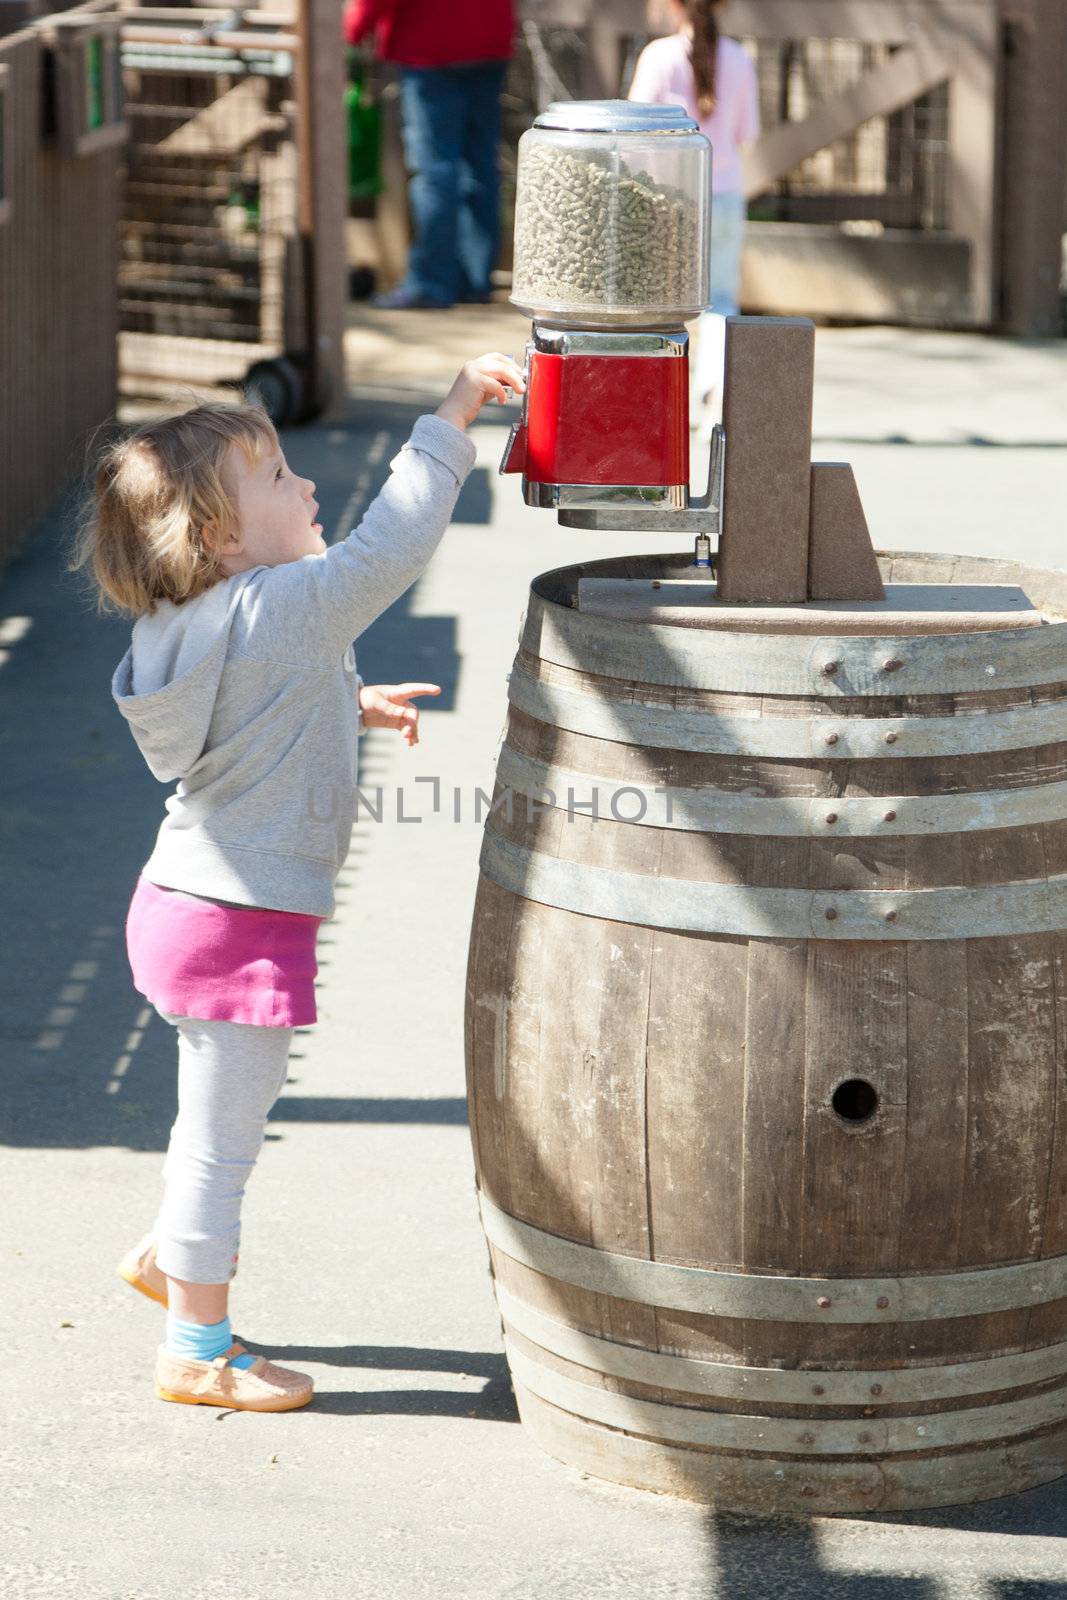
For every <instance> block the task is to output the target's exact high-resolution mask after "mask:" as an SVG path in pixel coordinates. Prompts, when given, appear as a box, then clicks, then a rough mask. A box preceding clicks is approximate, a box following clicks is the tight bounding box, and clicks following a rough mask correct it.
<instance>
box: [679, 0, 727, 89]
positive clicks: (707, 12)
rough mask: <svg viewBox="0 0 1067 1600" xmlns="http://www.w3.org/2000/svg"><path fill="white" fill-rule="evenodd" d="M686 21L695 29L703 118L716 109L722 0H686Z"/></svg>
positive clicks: (696, 77) (695, 69)
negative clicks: (716, 71)
mask: <svg viewBox="0 0 1067 1600" xmlns="http://www.w3.org/2000/svg"><path fill="white" fill-rule="evenodd" d="M685 11H686V19H687V21H688V23H689V25H690V27H691V28H692V30H693V48H692V50H691V51H690V54H689V59H690V61H691V62H692V65H693V78H694V80H695V82H696V91H697V109H698V111H699V112H700V115H701V116H702V117H708V116H710V115H711V113H712V112H713V111H714V110H715V68H716V64H717V59H718V49H719V17H718V11H719V6H718V0H685Z"/></svg>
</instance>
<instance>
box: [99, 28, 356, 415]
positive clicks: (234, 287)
mask: <svg viewBox="0 0 1067 1600" xmlns="http://www.w3.org/2000/svg"><path fill="white" fill-rule="evenodd" d="M127 16H128V19H129V20H128V21H127V23H126V26H125V27H124V35H123V57H122V59H123V79H124V87H125V97H126V114H127V120H128V122H129V125H130V140H129V145H128V148H127V152H126V162H125V167H124V174H123V185H122V213H121V255H120V264H119V326H120V352H121V356H120V360H121V375H122V387H123V389H124V391H125V392H126V393H128V394H129V393H137V394H142V395H145V394H147V395H151V394H154V393H159V394H167V395H170V394H173V393H174V391H175V387H176V386H180V385H181V384H183V383H184V384H187V385H189V386H190V387H195V388H196V389H198V390H204V389H210V388H212V387H217V386H227V387H241V388H253V389H255V390H256V391H257V392H258V394H259V397H260V399H261V400H262V401H263V402H264V404H265V405H266V406H267V409H268V410H269V411H270V412H271V414H272V415H273V416H275V418H276V420H278V421H287V420H292V418H293V417H294V416H295V415H297V414H298V413H299V411H300V408H301V399H302V397H301V374H300V370H299V363H300V360H301V358H302V355H303V354H304V353H305V352H307V350H308V348H309V345H310V343H311V340H312V338H313V330H312V328H311V327H310V326H309V317H310V313H309V302H308V294H307V281H306V272H307V262H306V250H305V247H304V244H303V242H302V239H301V231H300V215H299V206H300V184H301V178H302V174H301V165H300V161H299V155H298V116H297V106H296V98H295V97H296V93H297V86H296V81H295V71H296V63H295V55H294V51H293V49H292V48H287V46H290V45H295V42H296V41H295V39H294V38H293V37H292V35H291V33H289V32H287V31H286V30H287V29H291V27H292V18H291V16H290V15H289V14H288V13H287V12H284V11H282V12H277V13H268V12H245V13H242V14H241V15H240V16H239V17H238V16H236V15H234V16H233V17H230V18H226V17H225V15H224V14H222V13H217V14H214V13H213V14H210V15H208V20H207V21H206V22H205V21H204V20H203V19H204V17H205V12H204V11H203V10H202V9H200V8H194V7H191V6H190V7H186V8H181V7H174V8H168V9H166V10H161V9H160V10H153V9H151V8H147V7H146V8H143V9H142V10H140V11H137V12H132V13H127ZM183 16H184V17H187V18H188V21H187V22H186V21H184V20H183ZM142 23H143V24H144V25H142ZM191 25H192V26H191ZM341 115H342V108H341V105H340V104H338V107H337V116H338V119H340V117H341Z"/></svg>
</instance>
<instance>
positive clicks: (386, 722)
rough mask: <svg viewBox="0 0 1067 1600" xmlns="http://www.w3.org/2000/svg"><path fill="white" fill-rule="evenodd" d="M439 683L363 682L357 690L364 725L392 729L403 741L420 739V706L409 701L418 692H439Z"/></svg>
mask: <svg viewBox="0 0 1067 1600" xmlns="http://www.w3.org/2000/svg"><path fill="white" fill-rule="evenodd" d="M440 693H441V686H440V684H438V683H365V684H363V686H362V688H361V689H360V691H359V709H360V710H361V711H362V713H363V725H364V727H366V728H395V729H396V730H397V732H398V733H402V734H403V736H404V743H405V744H407V745H416V744H418V742H419V708H418V706H413V705H412V704H411V700H412V698H413V696H415V695H417V694H440Z"/></svg>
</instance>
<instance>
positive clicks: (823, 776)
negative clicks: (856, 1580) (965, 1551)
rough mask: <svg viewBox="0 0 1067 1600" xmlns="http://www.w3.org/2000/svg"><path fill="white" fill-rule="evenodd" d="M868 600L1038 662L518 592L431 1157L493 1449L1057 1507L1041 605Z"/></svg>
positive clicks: (1066, 688) (608, 564)
mask: <svg viewBox="0 0 1067 1600" xmlns="http://www.w3.org/2000/svg"><path fill="white" fill-rule="evenodd" d="M672 559H673V562H679V561H681V560H683V559H684V558H681V557H674V558H672ZM881 562H882V568H883V574H884V576H885V577H886V578H887V580H888V581H890V582H891V583H904V584H909V583H922V584H930V583H937V584H943V585H947V586H948V587H946V588H945V589H944V590H943V594H944V596H945V601H946V604H945V608H946V609H947V610H949V611H951V610H952V609H953V608H955V609H959V604H958V597H959V593H960V586H961V585H988V584H1007V585H1011V584H1017V585H1021V586H1022V588H1023V589H1024V590H1025V591H1026V593H1027V594H1028V595H1029V597H1030V600H1031V601H1032V602H1033V604H1034V606H1035V607H1036V608H1038V610H1039V612H1040V613H1041V615H1038V616H1030V617H1029V618H1028V619H1025V620H1028V621H1030V622H1031V623H1035V624H1038V625H1036V626H1029V627H1024V626H1022V625H1021V624H1022V621H1023V620H1024V619H1022V618H1019V619H1015V620H1012V619H1008V623H1009V625H1008V626H1006V627H1004V628H995V627H994V624H993V621H992V620H991V621H990V623H989V625H988V627H987V626H986V625H984V624H983V623H982V622H981V619H979V620H978V621H977V622H976V621H975V619H974V618H971V619H969V620H967V621H966V622H964V621H962V620H961V621H957V622H954V621H953V620H952V618H951V617H949V618H948V619H947V620H946V619H945V618H943V617H942V618H941V620H940V622H938V623H936V624H933V626H938V627H941V628H942V629H949V630H953V631H947V632H941V633H938V632H932V633H928V632H923V631H922V630H924V629H927V628H929V627H930V626H932V624H931V623H930V620H929V618H928V617H925V618H924V617H923V616H922V615H919V614H918V613H917V614H916V618H915V627H914V629H913V630H910V631H909V630H908V625H907V618H905V619H904V622H903V623H902V622H901V618H900V615H899V614H898V615H897V617H896V620H895V621H894V622H893V624H892V626H893V627H894V628H901V627H903V629H904V631H894V632H890V631H888V629H889V626H890V625H889V623H888V622H886V621H883V620H882V619H881V618H880V617H879V616H878V608H877V607H872V608H866V609H869V610H870V612H871V613H872V614H871V615H870V616H868V617H867V618H866V620H864V619H863V618H862V617H861V618H860V620H859V622H858V623H855V628H856V631H855V632H852V633H849V632H846V631H845V629H844V625H843V624H841V625H840V626H839V625H838V624H837V623H835V622H834V623H833V626H834V627H836V628H837V631H836V632H832V631H831V626H830V623H832V622H833V619H832V618H831V619H830V620H829V622H828V618H827V616H826V610H827V608H826V607H823V608H822V610H821V612H819V611H816V612H815V613H814V614H815V615H816V616H817V617H818V620H817V622H813V611H812V608H795V609H794V611H793V613H792V620H790V619H789V617H786V618H784V619H783V616H782V614H781V613H775V614H773V617H772V618H771V622H770V624H769V626H773V627H775V628H779V629H782V628H784V629H786V630H787V631H784V632H774V633H771V632H769V631H767V629H766V628H764V627H763V625H762V623H761V613H760V612H759V611H758V610H753V609H751V608H746V609H745V610H741V609H740V608H737V609H735V610H734V612H733V614H732V616H731V618H730V619H728V629H729V628H733V629H741V630H742V631H722V629H721V627H718V626H713V627H710V628H708V627H697V626H677V625H674V624H673V623H672V622H670V621H666V622H664V621H662V620H657V621H652V622H643V623H639V622H634V621H623V620H617V619H615V618H612V617H605V616H603V615H588V614H586V613H585V612H584V611H583V610H580V609H578V585H579V580H580V579H581V578H583V577H586V578H588V577H595V578H612V577H616V578H617V577H628V578H632V579H639V580H642V582H643V583H644V585H645V588H646V589H647V588H648V580H650V579H652V578H655V577H656V575H657V574H660V575H662V574H665V573H669V572H670V571H671V570H672V560H671V559H668V560H661V559H657V558H652V557H649V558H647V559H641V560H633V561H605V562H597V563H594V564H592V565H589V566H586V567H583V568H578V567H572V568H566V569H562V570H560V571H557V572H553V573H549V574H547V575H544V576H542V577H541V578H539V579H537V580H536V581H535V583H534V585H533V588H532V593H531V598H530V605H529V609H528V612H527V615H526V619H525V623H524V627H523V632H522V636H521V640H520V648H519V653H518V657H517V659H516V662H515V667H514V671H513V672H512V674H511V677H510V688H509V698H510V714H509V722H508V728H507V735H506V740H505V743H504V746H503V749H502V751H501V756H500V765H499V769H498V775H497V776H498V783H497V790H496V795H495V801H494V810H493V811H492V813H491V814H490V815H489V816H488V818H487V823H486V832H485V837H484V848H483V854H482V863H481V880H480V884H479V889H478V896H477V904H476V908H475V913H474V926H473V933H472V943H471V951H470V963H469V976H468V1003H467V1060H468V1089H469V1098H470V1113H471V1131H472V1139H473V1143H474V1152H475V1162H476V1168H477V1176H478V1185H479V1201H480V1205H481V1211H482V1219H483V1223H484V1227H485V1232H486V1236H487V1239H488V1243H489V1247H490V1256H491V1264H492V1273H493V1277H494V1282H495V1290H496V1295H497V1300H498V1305H499V1310H500V1313H501V1318H502V1322H503V1329H504V1336H505V1341H506V1347H507V1354H508V1359H509V1363H510V1367H511V1373H512V1377H513V1379H514V1384H515V1391H516V1395H517V1398H518V1404H519V1409H520V1412H521V1415H522V1419H523V1421H524V1423H525V1424H526V1425H527V1426H528V1427H529V1428H530V1430H531V1431H532V1433H533V1434H534V1436H535V1437H536V1438H537V1440H538V1441H539V1442H540V1443H541V1445H542V1446H543V1447H544V1448H545V1449H546V1450H548V1451H549V1452H550V1453H551V1454H553V1455H555V1456H557V1457H558V1458H559V1459H561V1460H563V1461H565V1462H567V1463H569V1464H571V1465H572V1466H575V1467H579V1468H581V1469H583V1470H585V1471H586V1472H589V1473H592V1474H595V1475H598V1476H600V1477H603V1478H608V1479H612V1480H615V1481H617V1482H621V1483H627V1484H632V1485H637V1486H641V1487H645V1488H649V1489H654V1490H659V1491H666V1492H668V1493H672V1494H676V1495H680V1496H684V1497H687V1498H689V1499H696V1500H707V1501H715V1502H717V1503H719V1504H721V1505H725V1506H730V1507H736V1508H754V1509H760V1510H776V1509H777V1510H783V1511H805V1510H810V1511H824V1512H825V1511H850V1512H855V1511H864V1510H870V1509H872V1508H876V1507H880V1508H882V1509H901V1508H906V1507H918V1506H935V1505H943V1504H955V1503H961V1502H965V1501H970V1500H978V1499H982V1498H986V1497H989V1496H995V1495H1001V1494H1004V1493H1007V1492H1009V1491H1012V1490H1017V1489H1022V1488H1026V1487H1029V1486H1031V1485H1034V1484H1036V1483H1040V1482H1043V1481H1047V1480H1049V1479H1052V1478H1055V1477H1057V1476H1059V1475H1060V1474H1062V1473H1064V1472H1067V935H1065V933H1064V931H1063V930H1064V928H1065V927H1067V823H1065V820H1064V819H1065V818H1067V628H1065V627H1064V625H1063V622H1062V621H1061V620H1058V619H1062V618H1063V617H1065V616H1067V574H1055V573H1046V572H1035V571H1030V570H1022V569H1019V568H1016V567H1011V566H1008V565H1006V564H1004V563H990V562H980V561H974V560H963V559H957V558H947V557H924V556H914V557H901V556H898V557H892V558H890V557H882V558H881ZM609 587H610V585H609ZM901 592H902V591H897V597H898V601H899V595H900V593H901ZM893 604H894V602H893V601H892V600H891V601H889V602H887V606H889V607H890V608H892V605H893ZM861 609H864V608H861ZM904 609H905V610H906V609H907V607H906V606H905V608H904ZM935 609H936V608H935ZM766 615H767V616H768V617H771V614H770V613H767V614H766ZM690 620H692V619H691V618H690ZM999 620H1000V621H1001V622H1003V621H1004V619H999ZM854 622H855V619H850V620H849V623H848V626H849V627H850V628H851V627H853V626H854ZM813 626H815V627H816V628H817V630H818V631H816V632H815V633H813V632H812V631H811V629H812V627H813ZM964 626H966V627H969V628H975V627H977V629H978V631H972V632H962V631H959V630H960V629H961V628H963V627H964ZM799 628H806V629H807V630H808V631H806V632H798V631H796V630H797V629H799ZM872 629H873V630H874V631H873V632H872ZM864 630H866V631H864ZM879 630H881V631H880V632H879ZM594 790H595V793H596V800H595V806H596V814H594V812H593V810H592V809H591V808H592V807H593V805H594V800H593V797H592V792H593V791H594Z"/></svg>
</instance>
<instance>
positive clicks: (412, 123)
mask: <svg viewBox="0 0 1067 1600" xmlns="http://www.w3.org/2000/svg"><path fill="white" fill-rule="evenodd" d="M506 70H507V68H506V63H505V62H503V61H483V62H474V63H472V64H471V65H469V66H468V65H464V66H456V67H405V68H404V69H403V70H402V72H401V74H400V108H401V113H402V118H403V128H404V155H405V158H406V161H407V167H408V171H409V172H410V173H411V209H412V213H413V216H414V222H415V240H414V243H413V244H412V247H411V255H410V257H409V258H408V270H407V275H406V277H405V279H404V287H405V288H406V289H410V290H412V291H413V292H415V293H416V294H418V295H420V296H423V297H425V298H426V299H429V300H438V301H440V302H441V304H442V305H451V304H452V302H453V301H454V300H457V299H459V298H461V297H462V296H467V295H486V294H488V293H489V288H490V278H489V274H490V273H491V272H492V270H493V266H494V264H495V262H496V252H497V243H498V240H499V235H500V218H499V204H500V174H499V168H498V165H497V150H498V147H499V144H500V94H501V90H502V89H503V87H504V74H505V72H506Z"/></svg>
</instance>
